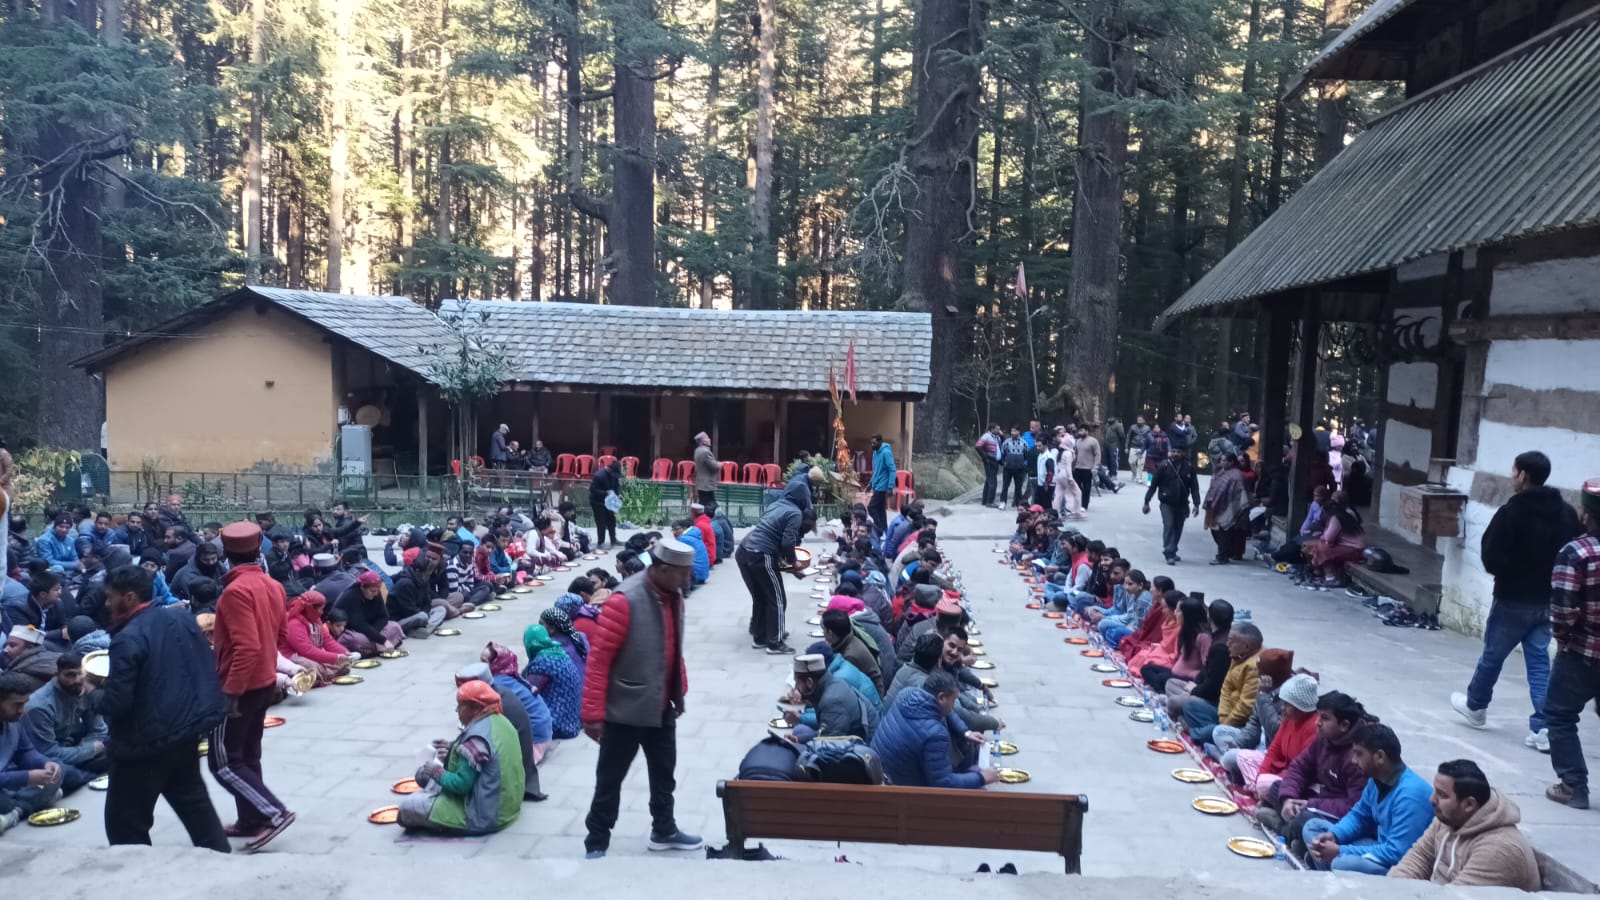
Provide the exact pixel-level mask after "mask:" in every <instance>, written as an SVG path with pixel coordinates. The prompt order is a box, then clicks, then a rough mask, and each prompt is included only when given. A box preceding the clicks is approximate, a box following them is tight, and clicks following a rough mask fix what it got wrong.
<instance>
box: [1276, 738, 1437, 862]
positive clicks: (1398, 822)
mask: <svg viewBox="0 0 1600 900" xmlns="http://www.w3.org/2000/svg"><path fill="white" fill-rule="evenodd" d="M1351 756H1352V758H1353V759H1354V761H1355V764H1356V765H1357V766H1359V767H1360V768H1361V771H1362V772H1364V773H1365V774H1366V776H1367V778H1368V779H1369V780H1368V781H1367V787H1366V789H1365V790H1363V791H1362V792H1361V799H1360V800H1357V801H1356V805H1355V806H1353V807H1351V809H1350V811H1349V812H1347V813H1345V814H1344V818H1342V819H1340V820H1339V821H1337V822H1329V821H1327V820H1326V819H1313V820H1311V821H1309V822H1307V823H1306V826H1305V832H1304V834H1305V842H1306V848H1307V850H1308V851H1309V853H1310V855H1311V862H1312V864H1313V865H1315V866H1316V867H1317V868H1318V869H1320V870H1322V871H1325V872H1326V871H1330V870H1331V871H1334V872H1359V873H1361V874H1363V875H1386V874H1388V872H1389V870H1390V869H1391V868H1393V867H1394V866H1395V864H1396V863H1398V862H1400V860H1401V858H1403V857H1404V856H1405V855H1406V853H1407V852H1408V851H1409V850H1410V849H1411V845H1412V844H1415V843H1416V842H1417V839H1418V838H1420V837H1422V833H1423V832H1424V831H1426V830H1427V829H1428V825H1429V824H1431V823H1432V822H1433V786H1432V785H1430V784H1429V783H1428V782H1427V781H1426V780H1425V779H1423V778H1422V776H1420V775H1418V774H1417V773H1415V772H1413V771H1411V769H1410V768H1409V767H1407V766H1406V764H1405V761H1404V760H1402V759H1401V758H1400V738H1398V737H1396V736H1395V733H1394V729H1392V728H1390V727H1389V726H1387V725H1379V724H1370V725H1367V726H1365V727H1363V728H1362V729H1361V730H1360V731H1359V732H1358V733H1357V734H1356V737H1355V740H1354V741H1353V742H1352V748H1351Z"/></svg>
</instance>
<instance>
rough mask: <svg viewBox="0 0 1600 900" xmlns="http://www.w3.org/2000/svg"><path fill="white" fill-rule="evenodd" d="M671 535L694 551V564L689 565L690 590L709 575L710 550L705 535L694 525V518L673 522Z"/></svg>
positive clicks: (700, 583)
mask: <svg viewBox="0 0 1600 900" xmlns="http://www.w3.org/2000/svg"><path fill="white" fill-rule="evenodd" d="M672 536H673V537H675V538H677V539H678V540H680V541H682V542H683V543H684V544H686V545H688V547H689V549H691V550H693V551H694V565H693V566H691V567H690V578H691V580H690V584H691V590H692V589H693V588H695V587H699V586H700V585H702V584H705V583H706V579H707V578H710V577H711V552H710V551H709V550H707V549H706V540H705V536H704V535H702V534H701V533H700V529H698V528H696V527H694V520H693V519H690V518H682V519H678V520H677V521H675V522H673V523H672Z"/></svg>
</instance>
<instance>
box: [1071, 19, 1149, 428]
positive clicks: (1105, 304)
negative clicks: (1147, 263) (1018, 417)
mask: <svg viewBox="0 0 1600 900" xmlns="http://www.w3.org/2000/svg"><path fill="white" fill-rule="evenodd" d="M1097 12H1098V15H1097V16H1096V17H1095V19H1094V22H1093V24H1094V29H1093V30H1092V31H1089V32H1088V33H1087V34H1086V35H1085V38H1084V40H1085V43H1086V44H1087V45H1088V46H1087V51H1088V52H1087V54H1086V56H1087V59H1088V63H1089V68H1090V70H1091V72H1092V75H1091V76H1090V78H1089V79H1088V80H1087V81H1086V83H1085V84H1084V85H1083V87H1082V98H1081V100H1080V101H1079V113H1078V143H1079V145H1080V150H1079V153H1078V163H1077V176H1078V180H1077V190H1076V191H1075V196H1074V198H1073V210H1072V281H1071V285H1070V287H1069V288H1068V303H1069V304H1070V307H1071V310H1072V313H1071V318H1070V321H1069V322H1068V324H1067V327H1066V332H1065V333H1064V334H1063V335H1062V340H1061V355H1060V359H1061V390H1062V393H1063V394H1064V395H1065V396H1064V399H1065V400H1066V401H1067V405H1068V407H1069V408H1071V409H1073V410H1075V411H1076V413H1077V415H1078V416H1079V417H1081V418H1085V419H1087V420H1088V421H1091V422H1099V421H1102V420H1103V419H1104V418H1105V410H1106V408H1107V393H1108V392H1109V390H1110V384H1111V371H1112V360H1113V348H1114V345H1115V343H1116V339H1117V318H1118V280H1119V276H1120V274H1121V265H1120V263H1121V258H1122V257H1121V247H1122V178H1123V170H1124V169H1125V168H1126V166H1127V161H1128V117H1127V113H1126V112H1125V111H1124V110H1123V109H1122V108H1121V105H1122V104H1124V103H1126V101H1127V99H1128V98H1129V97H1131V96H1133V87H1134V71H1133V62H1134V60H1133V51H1132V50H1131V49H1130V48H1128V47H1127V46H1126V45H1125V43H1124V40H1125V38H1126V37H1127V34H1128V28H1127V23H1126V21H1125V20H1124V18H1123V11H1122V3H1121V0H1107V2H1106V3H1104V4H1103V5H1102V6H1101V7H1100V9H1099V10H1097Z"/></svg>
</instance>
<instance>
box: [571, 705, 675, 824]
mask: <svg viewBox="0 0 1600 900" xmlns="http://www.w3.org/2000/svg"><path fill="white" fill-rule="evenodd" d="M641 749H642V750H644V764H645V766H646V768H647V769H648V771H649V774H650V833H651V834H652V835H654V836H656V837H667V836H669V835H673V834H677V832H678V823H677V820H676V819H675V818H673V815H672V792H673V791H674V790H676V789H677V787H678V783H677V780H676V778H675V776H674V774H673V771H674V770H675V769H676V768H677V767H678V727H677V720H676V717H675V716H674V715H673V713H672V712H671V711H670V710H669V711H667V712H665V713H664V714H663V721H662V723H661V727H659V728H645V727H641V726H638V725H622V724H620V723H617V722H607V723H606V732H605V735H604V736H603V737H601V738H600V758H599V759H598V760H597V761H596V762H595V766H594V800H593V802H591V803H590V804H589V815H588V817H587V818H585V819H584V820H583V824H584V825H585V826H586V827H588V829H589V836H588V837H586V838H584V841H583V848H584V849H585V850H605V849H607V848H609V847H610V846H611V829H612V828H613V827H615V826H616V824H617V810H618V808H619V807H620V806H621V804H622V780H623V779H624V778H626V777H628V769H630V768H632V767H633V758H634V757H635V756H637V755H638V753H639V751H640V750H641Z"/></svg>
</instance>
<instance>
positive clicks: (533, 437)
mask: <svg viewBox="0 0 1600 900" xmlns="http://www.w3.org/2000/svg"><path fill="white" fill-rule="evenodd" d="M540 393H541V392H540V391H534V392H533V415H532V416H530V417H529V421H528V425H529V426H530V427H531V428H532V429H533V432H532V433H531V434H529V435H528V449H529V450H532V449H533V442H534V441H537V440H538V439H539V394H540Z"/></svg>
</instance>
